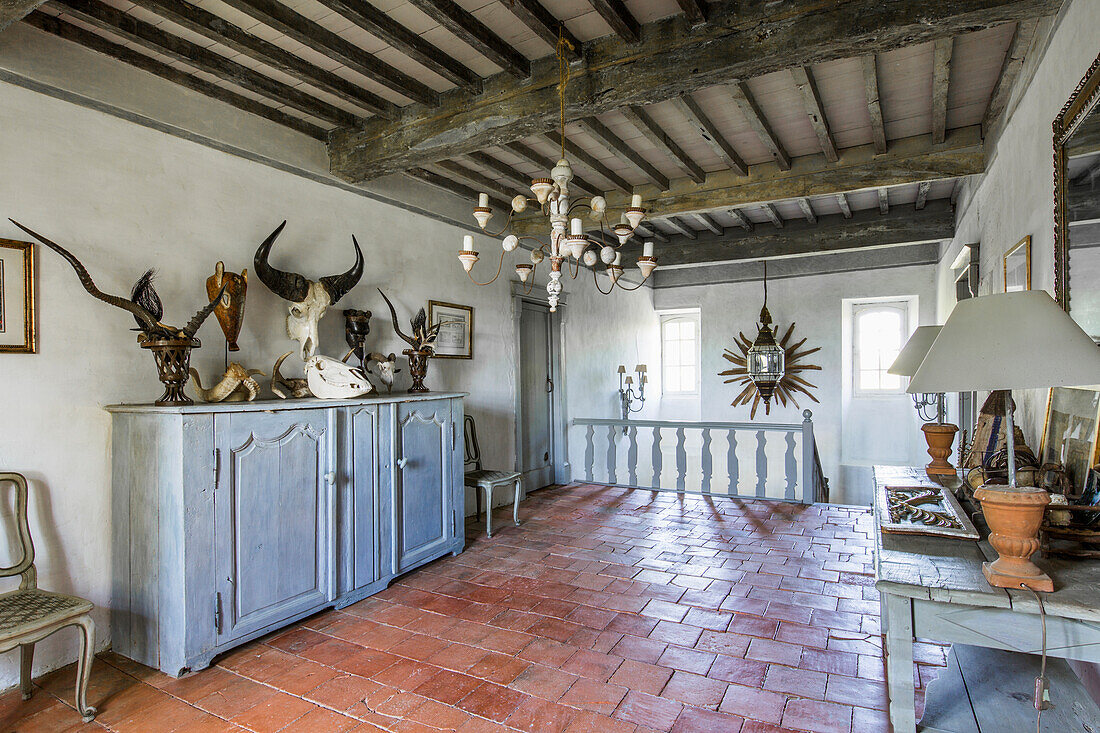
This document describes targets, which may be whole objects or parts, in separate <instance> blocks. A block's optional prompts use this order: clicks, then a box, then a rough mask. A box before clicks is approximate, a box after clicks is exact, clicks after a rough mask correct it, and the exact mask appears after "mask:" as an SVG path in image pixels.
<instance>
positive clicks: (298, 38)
mask: <svg viewBox="0 0 1100 733" xmlns="http://www.w3.org/2000/svg"><path fill="white" fill-rule="evenodd" d="M1061 3H1062V0H955V1H954V2H952V3H933V4H928V3H910V2H905V3H882V2H880V1H879V0H844V2H838V3H833V4H822V3H820V2H818V1H817V0H791V1H790V2H788V3H785V4H784V7H783V8H782V9H781V10H776V9H775V7H774V6H773V5H769V4H746V3H744V2H740V1H739V0H725V1H724V2H714V3H708V2H706V1H705V0H632V1H631V3H630V6H629V7H627V6H626V5H625V4H624V3H623V2H622V0H387V2H385V3H376V2H374V1H373V0H372V1H368V0H191V2H185V1H183V0H52V1H51V2H49V3H46V4H45V5H43V4H42V3H41V2H40V0H0V29H2V28H3V27H4V25H5V23H10V22H12V21H15V20H18V19H20V18H22V19H23V20H24V21H25V22H26V23H27V24H29V25H32V26H34V27H36V28H39V29H40V30H43V31H45V32H47V33H52V34H54V35H57V36H60V37H61V38H64V39H66V40H69V41H72V42H75V43H79V44H81V45H84V46H86V47H88V48H90V49H92V50H94V51H96V52H99V53H102V54H105V55H108V56H112V57H114V58H115V59H117V60H119V61H122V62H124V63H127V64H131V65H133V66H136V67H138V68H141V69H143V70H145V71H148V72H150V73H153V74H156V75H158V76H161V77H163V78H165V79H168V80H170V81H172V82H174V83H177V84H180V85H181V86H185V87H187V88H189V89H191V90H193V91H196V92H199V93H202V94H205V95H207V96H210V97H213V98H215V99H218V100H219V101H221V102H224V103H226V104H230V105H233V106H236V107H238V108H240V109H242V110H245V111H247V112H250V113H253V114H257V115H261V116H263V117H265V118H267V119H269V120H271V121H273V122H276V123H278V124H282V125H286V126H289V127H292V128H294V129H296V130H298V131H300V132H303V133H304V134H307V135H310V136H312V137H314V138H317V139H320V140H324V141H326V142H327V143H328V145H329V150H330V156H331V165H332V171H333V173H334V174H335V175H337V176H339V177H341V178H344V179H345V180H349V181H352V182H356V183H361V182H365V181H367V180H370V179H372V178H376V177H378V176H381V175H386V174H391V173H398V172H402V173H405V174H407V175H409V176H411V177H413V178H416V179H418V180H420V181H423V182H426V183H428V184H430V185H433V186H435V187H437V188H440V189H442V190H447V191H450V192H451V193H455V194H458V195H460V196H462V197H464V198H468V199H473V197H474V196H473V195H474V194H476V193H477V192H482V191H484V192H487V193H489V194H490V196H491V198H492V200H493V202H494V203H493V206H494V207H495V208H505V207H507V206H508V205H509V204H508V202H509V201H510V199H511V198H512V196H514V195H516V194H517V193H525V192H526V191H527V185H529V181H530V179H531V178H532V177H541V176H546V175H548V173H549V168H550V167H552V166H553V165H554V163H555V162H556V161H557V159H558V158H559V157H560V156H561V153H562V150H561V148H562V142H561V140H560V138H559V133H558V131H557V124H558V123H557V120H558V109H557V89H556V86H557V63H556V60H555V59H554V57H553V54H554V51H555V44H556V43H557V41H558V36H559V32H561V33H562V34H563V35H564V38H565V40H566V43H567V45H568V46H571V47H572V49H571V51H570V53H569V55H570V59H571V61H572V63H571V64H570V75H571V82H570V85H569V86H568V88H567V100H566V103H567V104H566V118H567V125H566V134H567V139H566V141H565V146H564V147H565V153H566V156H567V157H568V158H569V160H570V162H571V164H572V166H573V169H574V172H575V176H576V178H575V180H574V184H573V187H574V189H576V190H577V191H579V192H580V193H581V194H583V195H588V196H590V195H595V194H603V195H605V196H606V197H607V199H608V202H609V206H610V208H611V209H612V210H614V211H618V210H619V209H621V208H622V207H623V206H624V205H625V203H626V202H627V201H628V200H629V196H630V194H632V193H640V194H642V195H643V197H644V199H645V201H646V206H647V207H648V208H649V209H650V212H651V217H652V219H651V220H648V221H647V222H646V223H645V225H644V226H643V228H642V229H641V230H639V234H641V235H643V236H646V237H647V238H650V237H652V238H656V239H659V240H662V241H667V242H669V243H670V244H671V245H673V246H672V248H670V249H668V248H665V249H667V253H666V254H665V255H662V257H661V261H662V264H682V263H676V262H673V261H670V257H676V256H678V255H676V254H675V253H677V252H679V251H680V249H679V248H678V246H677V245H676V243H677V242H688V241H692V239H693V238H694V239H699V240H700V241H709V240H708V239H707V238H710V239H716V240H721V239H723V238H727V237H728V235H729V234H730V232H731V230H732V231H734V232H739V233H741V234H743V235H752V234H753V233H754V232H761V231H764V232H767V233H768V234H769V235H773V234H776V233H780V234H781V233H782V231H783V230H788V229H790V228H791V227H792V226H793V225H794V223H796V222H797V223H798V224H799V226H805V227H813V226H819V225H821V224H822V223H823V222H825V221H826V220H830V219H831V218H833V217H835V218H837V219H839V220H841V221H849V222H850V221H852V220H854V219H858V218H859V217H861V216H862V217H866V216H869V214H867V213H866V212H868V211H870V210H872V209H873V210H874V213H875V214H876V215H878V216H882V217H887V216H892V215H894V212H895V209H897V208H899V207H900V212H899V213H898V216H912V217H918V218H919V217H920V216H923V214H924V212H926V211H928V210H930V209H932V208H933V204H935V205H936V206H937V207H938V206H939V203H938V202H940V200H941V199H951V197H952V194H953V191H955V190H956V189H955V184H954V180H956V179H958V178H959V177H961V176H965V175H970V174H974V173H980V172H981V171H982V170H983V167H984V159H983V148H982V144H983V142H982V138H983V134H982V133H983V130H988V129H990V127H991V126H993V125H996V124H999V121H1000V118H1001V116H1002V115H1003V112H1004V108H1005V105H1006V100H1007V99H1008V94H1009V92H1010V90H1011V88H1012V86H1013V83H1014V80H1015V78H1016V75H1017V74H1018V73H1019V71H1020V68H1021V66H1022V62H1023V56H1024V53H1025V52H1026V51H1027V49H1028V48H1029V46H1030V45H1031V42H1032V39H1033V38H1034V35H1035V31H1036V27H1037V20H1038V18H1040V17H1042V16H1045V15H1051V14H1053V13H1055V12H1057V10H1058V9H1059V7H1060V5H1061ZM746 5H749V7H746ZM39 6H40V7H39ZM36 8H37V9H36ZM852 17H859V18H860V22H859V23H852V22H851V18H852ZM937 211H938V209H937ZM517 225H518V226H519V227H520V229H521V230H522V231H523V233H531V234H536V233H537V234H541V233H543V232H542V231H541V229H543V228H545V227H544V222H541V221H539V220H537V218H536V217H534V216H532V215H531V214H530V213H529V214H528V215H527V216H526V217H520V218H519V219H518V220H517Z"/></svg>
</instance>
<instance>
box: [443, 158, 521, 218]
mask: <svg viewBox="0 0 1100 733" xmlns="http://www.w3.org/2000/svg"><path fill="white" fill-rule="evenodd" d="M433 165H434V166H435V167H436V168H439V169H440V170H442V171H446V173H447V175H448V177H451V178H459V179H461V180H463V181H466V182H468V183H470V184H472V185H473V186H474V187H475V188H476V189H477V191H478V193H488V194H490V195H493V194H495V195H496V196H499V197H500V199H501V200H502V201H509V202H510V201H511V200H512V197H513V196H515V192H514V191H511V190H509V189H508V187H507V186H505V185H503V184H501V183H498V182H497V181H495V180H493V179H492V178H489V176H486V175H484V174H483V173H478V172H477V171H475V170H473V169H472V168H467V167H466V166H464V165H462V164H460V163H456V162H455V161H453V160H441V161H439V162H438V163H433ZM474 200H475V201H476V198H475V199H474ZM510 206H511V204H509V207H510Z"/></svg>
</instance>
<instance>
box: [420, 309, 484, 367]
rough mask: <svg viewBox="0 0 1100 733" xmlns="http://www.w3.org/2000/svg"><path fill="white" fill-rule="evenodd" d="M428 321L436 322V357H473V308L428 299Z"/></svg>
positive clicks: (433, 323)
mask: <svg viewBox="0 0 1100 733" xmlns="http://www.w3.org/2000/svg"><path fill="white" fill-rule="evenodd" d="M428 323H430V324H432V325H433V326H434V325H435V324H437V323H439V324H442V325H440V327H439V336H438V337H436V340H435V356H434V358H436V359H473V358H474V309H473V308H472V307H470V306H468V305H456V304H454V303H442V302H440V301H438V300H429V301H428Z"/></svg>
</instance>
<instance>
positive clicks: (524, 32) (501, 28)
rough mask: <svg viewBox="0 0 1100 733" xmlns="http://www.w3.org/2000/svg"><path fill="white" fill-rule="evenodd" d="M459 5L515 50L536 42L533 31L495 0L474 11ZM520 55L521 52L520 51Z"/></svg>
mask: <svg viewBox="0 0 1100 733" xmlns="http://www.w3.org/2000/svg"><path fill="white" fill-rule="evenodd" d="M467 1H468V0H467ZM470 4H472V3H470ZM459 5H461V6H462V7H464V8H465V9H466V10H467V11H469V13H470V14H471V15H473V16H474V17H475V18H477V19H478V20H479V21H481V23H482V24H484V25H485V27H486V28H488V29H489V30H491V31H492V32H493V33H495V34H497V35H498V36H499V37H500V38H501V39H502V40H503V41H504V42H505V43H507V44H509V45H510V46H512V47H513V48H515V49H516V50H519V47H520V45H522V44H525V43H527V44H529V43H530V41H532V40H538V37H537V36H536V35H535V33H534V31H532V30H531V29H530V28H528V27H527V26H526V25H525V24H523V23H521V22H520V21H519V19H518V18H516V16H515V15H513V14H512V13H511V12H510V11H509V10H508V9H507V8H506V7H505V6H504V5H502V4H501V3H499V2H497V1H496V0H492V2H489V3H487V4H485V5H482V6H481V7H479V8H476V9H474V8H469V7H466V5H467V2H461V3H459ZM541 45H542V43H541V42H540V43H539V46H540V47H541ZM520 53H523V52H522V51H520Z"/></svg>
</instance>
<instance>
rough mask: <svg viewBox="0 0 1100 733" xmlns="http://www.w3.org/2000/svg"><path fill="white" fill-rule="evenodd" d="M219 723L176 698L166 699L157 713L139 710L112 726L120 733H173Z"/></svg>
mask: <svg viewBox="0 0 1100 733" xmlns="http://www.w3.org/2000/svg"><path fill="white" fill-rule="evenodd" d="M211 719H213V720H214V721H217V720H218V718H215V717H214V716H213V715H210V714H209V713H205V712H203V711H202V710H199V709H198V708H196V707H192V706H191V705H188V704H187V703H185V702H182V701H180V700H176V699H174V698H166V699H163V700H162V701H161V702H159V703H158V704H157V707H156V713H155V714H150V712H149V710H148V709H146V710H139V711H137V712H135V713H134V714H132V715H131V716H129V717H128V718H126V719H125V720H121V721H117V722H115V723H112V724H111V725H110V728H111V730H112V731H117V732H118V733H138V732H139V731H140V733H172V732H173V731H182V730H187V729H189V728H190V727H191V726H192V725H194V726H196V727H198V726H205V725H210V724H211Z"/></svg>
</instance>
